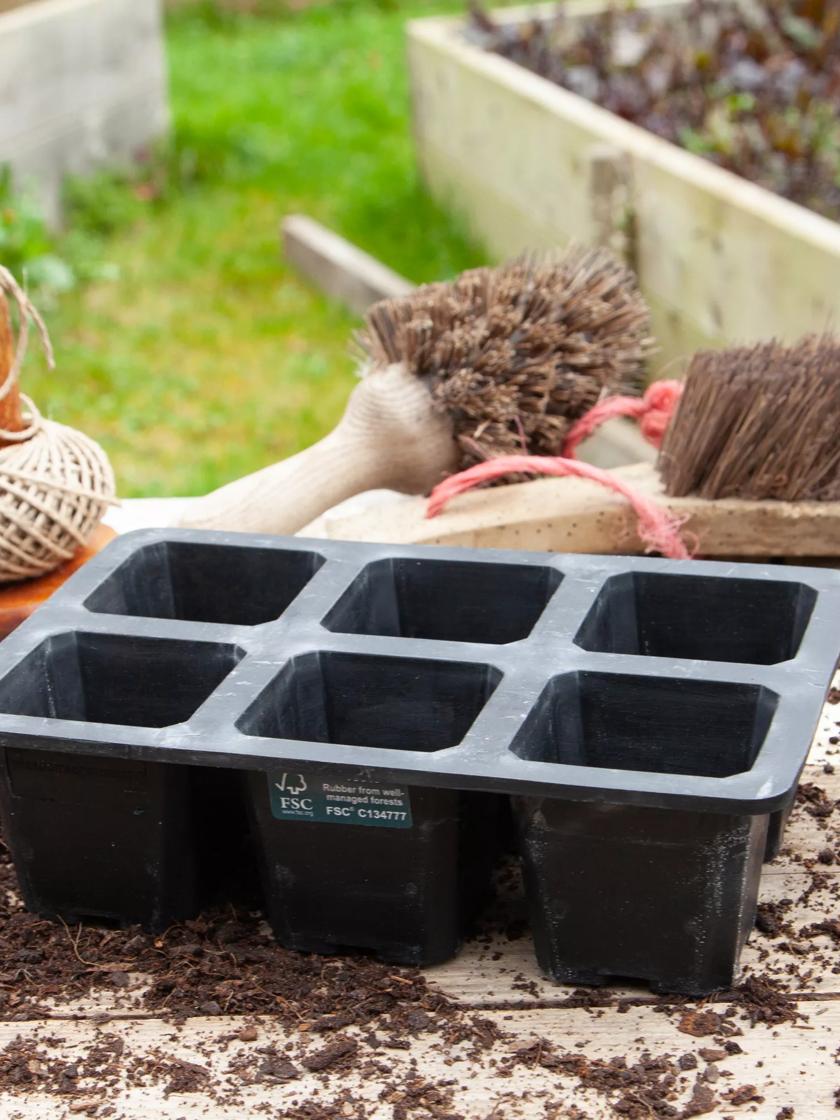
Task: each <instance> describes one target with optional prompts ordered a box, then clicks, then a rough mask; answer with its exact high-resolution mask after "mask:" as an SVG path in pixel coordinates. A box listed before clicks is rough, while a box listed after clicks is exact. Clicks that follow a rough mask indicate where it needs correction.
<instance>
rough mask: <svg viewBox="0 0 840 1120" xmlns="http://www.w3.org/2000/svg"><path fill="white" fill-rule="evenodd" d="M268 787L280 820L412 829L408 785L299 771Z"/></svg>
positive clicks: (270, 781)
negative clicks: (382, 783) (359, 780)
mask: <svg viewBox="0 0 840 1120" xmlns="http://www.w3.org/2000/svg"><path fill="white" fill-rule="evenodd" d="M268 785H269V790H270V792H271V813H272V816H274V817H276V818H277V819H278V820H294V821H318V822H320V823H321V824H330V823H332V824H360V825H366V826H367V827H368V828H411V823H412V822H411V798H410V796H409V792H408V789H407V788H406V787H405V786H394V785H379V784H376V783H375V782H356V781H344V780H342V779H340V778H329V777H324V776H323V775H318V776H315V775H310V774H301V773H297V772H287V773H284V774H272V775H269V778H268Z"/></svg>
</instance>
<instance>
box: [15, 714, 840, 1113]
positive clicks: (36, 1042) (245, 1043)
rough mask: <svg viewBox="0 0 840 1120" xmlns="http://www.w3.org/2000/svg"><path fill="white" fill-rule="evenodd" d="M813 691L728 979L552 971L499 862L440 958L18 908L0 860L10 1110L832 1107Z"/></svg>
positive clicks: (838, 880)
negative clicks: (380, 955) (623, 982)
mask: <svg viewBox="0 0 840 1120" xmlns="http://www.w3.org/2000/svg"><path fill="white" fill-rule="evenodd" d="M832 698H833V699H834V701H835V702H834V703H829V704H828V705H827V707H826V709H825V715H824V718H823V721H822V725H821V730H820V733H819V736H818V739H817V742H816V744H815V747H814V749H813V751H812V755H811V760H810V762H809V764H808V767H807V770H806V774H805V775H804V780H803V783H802V786H801V789H800V794H799V797H798V800H797V805H796V807H795V810H794V814H793V818H792V822H791V825H790V830H789V832H788V835H787V841H786V846H785V849H784V851H783V853H782V855H781V856H780V857H779V859H778V860H777V861H776V862H775V863H774V864H772V865H770V866H769V867H767V868H766V869H765V874H764V878H763V883H762V901H761V906H760V912H759V920H758V923H757V928H756V930H755V931H754V932H753V934H752V936H751V938H750V942H749V944H748V946H747V950H746V952H745V964H746V970H745V975H744V978H743V980H742V982H741V983H740V984H739V985H738V987H737V988H736V989H734V990H732V991H727V992H721V993H718V994H717V995H715V996H713V997H711V998H709V999H707V1000H704V1001H694V1000H689V999H678V998H673V997H672V998H662V997H660V998H657V997H655V996H651V995H650V993H649V992H648V991H647V990H646V989H643V988H641V987H626V988H616V987H610V988H605V989H577V990H574V989H570V988H564V987H558V986H556V985H553V984H551V983H549V982H548V981H546V980H544V979H543V978H542V977H541V976H540V975H539V974H538V972H537V971H536V969H535V966H534V964H533V956H532V953H533V950H532V946H531V942H530V936H529V934H528V933H527V930H526V926H525V923H524V908H523V899H522V895H521V885H520V883H519V877H518V871H517V868H516V867H515V865H513V864H510V863H509V864H505V865H504V866H503V867H502V868H501V869H500V872H499V887H500V890H499V901H498V902H497V904H496V906H495V909H494V911H493V913H491V914H489V915H488V916H487V920H486V923H485V926H484V928H483V930H482V932H481V933H480V934H479V935H478V936H477V937H476V938H475V939H474V940H473V941H472V942H470V943H469V944H468V945H467V946H466V947H465V949H464V950H463V952H462V953H461V955H460V956H459V957H458V959H456V960H455V961H453V962H451V963H450V964H447V965H445V966H442V967H439V968H435V969H430V970H428V971H426V972H424V973H420V972H416V971H413V970H405V969H396V968H393V967H391V966H389V965H383V964H378V963H376V962H373V961H372V960H370V959H369V958H366V957H364V956H344V957H315V956H307V955H303V954H296V953H292V952H288V951H286V950H283V949H281V948H279V947H278V946H277V945H276V944H275V943H274V942H273V940H272V938H271V936H270V933H269V931H268V928H267V926H266V925H265V923H264V922H263V920H262V916H261V915H260V914H259V913H258V912H257V911H255V910H252V909H249V906H248V902H247V900H244V904H243V906H242V907H241V908H238V909H236V908H233V907H230V906H228V907H225V908H224V909H219V910H213V911H208V912H207V913H205V914H204V915H202V916H201V917H200V918H199V919H197V920H196V921H191V922H185V923H179V924H176V925H173V926H172V927H171V928H170V929H168V930H167V931H165V932H164V933H163V934H160V935H147V934H144V933H142V932H141V931H139V930H137V929H127V930H125V929H123V930H120V929H104V928H97V927H92V926H85V927H78V926H74V927H72V928H71V927H67V926H63V925H61V924H60V923H59V924H54V923H50V922H46V921H44V920H42V919H40V918H37V917H35V916H33V915H29V914H27V913H25V912H24V911H23V910H22V908H21V906H20V903H19V900H18V898H17V896H16V891H15V884H14V879H13V874H12V872H11V869H10V867H9V864H8V860H7V859H5V858H4V859H3V860H2V862H0V886H2V888H3V889H2V899H3V902H2V907H1V908H0V1016H2V1020H0V1115H2V1116H3V1117H4V1120H29V1118H34V1117H36V1116H37V1117H38V1118H39V1120H58V1118H62V1120H70V1118H72V1117H74V1116H90V1117H103V1118H104V1117H110V1118H113V1120H134V1118H135V1117H138V1116H146V1115H155V1116H157V1117H160V1118H161V1120H175V1118H179V1117H183V1118H191V1117H199V1116H200V1117H203V1118H205V1120H208V1118H214V1117H231V1118H233V1117H237V1118H254V1120H256V1118H258V1117H259V1118H262V1117H271V1118H275V1117H276V1118H281V1117H282V1118H287V1120H356V1118H358V1120H379V1118H382V1120H414V1118H417V1120H488V1118H491V1117H492V1118H493V1120H505V1118H508V1120H516V1118H537V1120H543V1118H545V1120H584V1118H586V1120H610V1118H614V1117H625V1118H629V1120H648V1118H649V1117H671V1118H685V1120H687V1118H688V1117H693V1116H701V1115H714V1116H718V1117H727V1116H729V1117H732V1118H733V1120H734V1118H737V1117H739V1116H750V1117H751V1118H752V1117H758V1118H759V1120H762V1118H764V1117H767V1118H773V1120H788V1118H792V1117H797V1116H798V1117H807V1118H808V1120H821V1118H825V1120H828V1118H829V1117H831V1116H832V1115H836V1113H835V1111H834V1090H835V1089H836V1087H837V1083H838V1076H837V1066H836V1053H835V1051H836V1045H837V1034H838V1031H840V927H838V924H837V915H838V912H840V773H838V770H837V769H836V768H835V762H836V763H837V765H840V705H838V704H837V702H836V701H837V695H833V697H832Z"/></svg>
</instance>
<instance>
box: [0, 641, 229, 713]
mask: <svg viewBox="0 0 840 1120" xmlns="http://www.w3.org/2000/svg"><path fill="white" fill-rule="evenodd" d="M241 656H242V653H241V651H239V650H238V649H237V648H236V647H235V646H230V645H222V644H220V643H217V642H179V641H168V640H166V639H157V638H136V637H132V636H129V635H125V636H123V635H114V634H88V633H84V632H73V633H67V634H56V635H55V636H53V637H50V638H47V639H46V640H45V641H43V642H41V644H40V645H38V646H36V647H35V649H33V650H32V652H31V653H30V654H29V655H28V656H27V657H25V658H24V659H23V661H21V663H20V664H19V665H18V666H17V667H16V668H15V669H13V670H12V672H11V673H9V675H8V676H7V677H6V678H5V680H4V681H3V684H2V687H1V688H0V712H7V713H11V714H14V715H24V716H46V717H48V718H50V719H56V720H84V721H86V722H89V723H102V724H122V725H125V726H131V727H166V726H168V725H169V724H174V723H182V722H183V721H184V720H187V719H189V718H190V716H191V715H192V714H193V712H194V711H195V710H196V709H197V708H198V707H199V705H201V704H202V703H203V702H204V701H205V700H206V699H207V697H208V696H209V695H210V693H211V692H213V691H214V689H215V688H216V687H217V685H219V684H221V682H222V681H223V680H224V678H225V677H226V676H227V675H228V673H230V672H231V670H232V669H233V668H234V666H235V665H236V663H237V661H238V660H239V659H240V657H241Z"/></svg>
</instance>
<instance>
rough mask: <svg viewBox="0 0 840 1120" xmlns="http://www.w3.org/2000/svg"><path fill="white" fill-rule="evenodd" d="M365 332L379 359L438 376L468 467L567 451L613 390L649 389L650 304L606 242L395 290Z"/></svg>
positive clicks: (434, 383) (436, 388)
mask: <svg viewBox="0 0 840 1120" xmlns="http://www.w3.org/2000/svg"><path fill="white" fill-rule="evenodd" d="M359 342H360V344H361V346H362V349H363V351H364V352H365V354H366V356H367V358H368V360H369V361H370V362H371V363H372V366H373V369H374V370H375V369H376V368H377V367H382V366H385V365H389V364H391V363H395V362H399V363H402V364H403V365H404V366H405V367H406V368H407V369H408V370H409V371H410V372H411V373H414V374H415V375H416V376H417V377H421V378H423V379H424V380H425V381H427V383H428V386H429V392H430V393H431V395H432V398H433V400H434V401H435V403H436V404H437V405H438V406H439V407H440V408H442V409H444V410H445V411H446V412H447V413H448V414H449V416H450V417H451V418H452V422H453V425H454V430H455V437H456V439H457V441H458V444H459V447H460V449H461V453H462V465H463V466H468V465H470V464H472V463H475V462H479V461H481V460H484V459H488V458H492V457H494V456H497V455H506V454H511V453H522V452H528V453H531V454H535V455H551V454H557V453H558V452H559V450H560V448H561V446H562V443H563V438H564V436H565V434H566V431H567V429H568V427H569V424H570V422H571V421H572V420H575V419H577V418H578V417H579V416H581V415H583V413H584V412H586V411H587V410H588V409H590V408H591V407H592V405H594V404H595V403H596V402H597V401H598V400H599V399H600V397H601V396H602V395H603V394H605V393H607V392H631V391H637V390H638V388H639V384H640V380H641V372H642V365H643V362H644V358H645V356H646V354H647V353H648V352H649V350H650V348H651V339H650V315H649V311H648V308H647V306H646V304H645V302H644V300H643V299H642V297H641V295H640V294H639V291H638V289H637V286H636V281H635V279H634V277H633V275H632V273H630V272H629V271H628V270H627V269H626V268H625V267H624V266H623V265H621V264H620V263H619V262H618V261H617V260H615V258H614V257H612V256H611V255H610V254H609V253H608V252H606V251H605V250H602V249H579V248H575V249H573V250H571V251H569V252H567V253H566V254H565V255H564V256H562V257H561V258H559V259H554V260H544V261H543V260H518V261H514V262H513V263H511V264H507V265H503V266H501V267H499V268H478V269H474V270H472V271H470V272H465V273H463V275H461V276H460V277H459V278H458V279H457V280H455V281H453V282H452V283H449V284H428V285H426V286H425V287H421V288H418V289H416V291H414V292H412V293H410V294H409V295H407V296H404V297H401V298H399V299H392V300H383V301H382V302H381V303H378V304H376V305H375V306H374V307H372V308H371V310H370V311H369V312H368V315H367V318H366V324H365V329H364V330H363V331H362V333H361V334H360V336H359Z"/></svg>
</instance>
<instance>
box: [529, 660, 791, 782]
mask: <svg viewBox="0 0 840 1120" xmlns="http://www.w3.org/2000/svg"><path fill="white" fill-rule="evenodd" d="M777 699H778V698H777V697H776V695H775V694H774V693H772V692H770V691H769V690H768V689H766V688H763V687H761V686H760V685H750V684H737V683H728V682H725V681H704V680H681V679H678V678H677V679H674V678H664V677H663V678H660V677H642V676H638V677H633V676H624V675H621V674H617V673H615V674H613V673H590V672H578V673H566V674H564V675H562V676H559V677H555V678H554V680H552V681H551V682H550V683H549V684H548V685H547V686H546V688H545V690H544V692H543V694H542V696H541V697H540V699H539V701H538V703H537V705H536V708H535V709H534V712H533V714H532V715H531V717H530V719H529V720H528V721H527V722H526V724H525V726H524V727H523V729H522V732H521V735H520V736H519V738H518V739H517V740H516V741H515V742H514V744H513V748H512V749H513V752H514V754H516V755H518V756H519V757H520V758H527V759H530V760H532V761H538V762H555V763H566V764H571V765H574V766H588V767H596V768H602V767H606V768H609V769H612V770H635V771H646V772H655V773H660V774H694V775H701V776H705V777H711V778H725V777H729V776H730V775H732V774H741V773H743V772H744V771H746V770H749V769H750V767H751V766H752V764H753V762H754V760H755V757H756V755H757V754H758V751H759V749H760V748H761V744H762V742H763V741H764V736H765V735H766V733H767V728H768V727H769V724H770V720H771V718H772V716H773V712H774V711H775V709H776V703H777Z"/></svg>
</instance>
